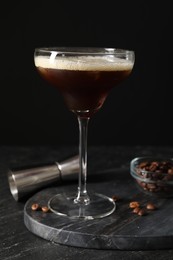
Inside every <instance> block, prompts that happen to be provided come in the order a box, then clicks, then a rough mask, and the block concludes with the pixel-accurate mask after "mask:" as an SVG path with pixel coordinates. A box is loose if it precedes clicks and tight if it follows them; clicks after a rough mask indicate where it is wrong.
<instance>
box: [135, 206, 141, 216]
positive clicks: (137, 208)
mask: <svg viewBox="0 0 173 260" xmlns="http://www.w3.org/2000/svg"><path fill="white" fill-rule="evenodd" d="M140 210H141V209H140V208H139V207H136V208H134V209H133V213H136V214H138V212H139V211H140Z"/></svg>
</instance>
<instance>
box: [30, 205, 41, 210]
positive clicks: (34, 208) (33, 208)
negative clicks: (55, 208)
mask: <svg viewBox="0 0 173 260" xmlns="http://www.w3.org/2000/svg"><path fill="white" fill-rule="evenodd" d="M31 209H32V210H38V209H40V206H39V204H38V203H34V204H32V206H31Z"/></svg>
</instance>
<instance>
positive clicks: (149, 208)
mask: <svg viewBox="0 0 173 260" xmlns="http://www.w3.org/2000/svg"><path fill="white" fill-rule="evenodd" d="M146 209H148V210H155V209H156V206H155V205H154V204H153V203H152V202H148V203H147V205H146Z"/></svg>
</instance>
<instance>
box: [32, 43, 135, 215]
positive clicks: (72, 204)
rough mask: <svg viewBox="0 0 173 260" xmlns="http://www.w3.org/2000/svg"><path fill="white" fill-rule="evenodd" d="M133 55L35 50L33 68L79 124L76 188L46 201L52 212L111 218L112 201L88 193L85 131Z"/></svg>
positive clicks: (87, 50) (100, 50) (126, 70)
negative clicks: (52, 88)
mask: <svg viewBox="0 0 173 260" xmlns="http://www.w3.org/2000/svg"><path fill="white" fill-rule="evenodd" d="M134 61H135V54H134V51H132V50H124V49H115V48H84V47H80V48H78V47H48V48H36V49H35V52H34V62H35V66H36V68H37V70H38V72H39V74H40V75H41V77H42V78H43V79H44V80H46V81H47V82H48V83H49V84H50V85H52V86H54V87H56V88H57V89H58V91H59V92H60V93H61V94H62V96H63V98H64V101H65V104H66V106H67V108H68V109H69V110H70V111H72V112H73V113H75V115H76V117H77V119H78V123H79V163H80V170H79V175H78V187H77V191H76V193H75V192H74V194H72V193H70V192H68V191H66V192H64V193H59V194H55V195H54V196H53V197H51V199H50V200H49V202H48V205H49V208H50V210H51V211H53V212H54V213H56V214H58V215H60V216H65V217H69V218H84V219H96V218H102V217H106V216H108V215H110V214H111V213H113V212H114V211H115V209H116V204H115V201H114V200H113V199H112V198H111V197H109V196H106V195H105V194H100V193H97V192H91V191H90V192H88V191H87V130H88V122H89V119H90V118H91V117H92V116H93V115H94V114H95V113H96V112H97V111H98V110H99V109H100V108H101V107H102V105H103V103H104V101H105V99H106V98H107V96H108V94H109V92H110V90H111V89H112V88H113V87H116V86H117V85H119V83H120V82H122V81H123V80H125V79H126V78H127V77H128V76H129V75H130V73H131V72H132V69H133V66H134Z"/></svg>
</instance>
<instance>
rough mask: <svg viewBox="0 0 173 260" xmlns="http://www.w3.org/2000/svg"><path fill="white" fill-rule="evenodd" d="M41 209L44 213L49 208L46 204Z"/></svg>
mask: <svg viewBox="0 0 173 260" xmlns="http://www.w3.org/2000/svg"><path fill="white" fill-rule="evenodd" d="M41 210H42V211H43V212H45V213H47V212H48V211H49V208H48V207H47V206H42V207H41Z"/></svg>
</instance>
